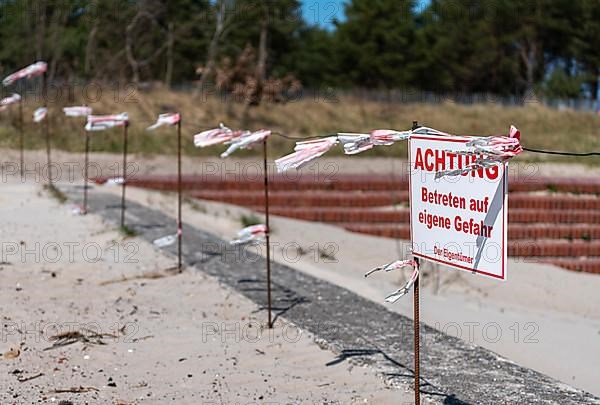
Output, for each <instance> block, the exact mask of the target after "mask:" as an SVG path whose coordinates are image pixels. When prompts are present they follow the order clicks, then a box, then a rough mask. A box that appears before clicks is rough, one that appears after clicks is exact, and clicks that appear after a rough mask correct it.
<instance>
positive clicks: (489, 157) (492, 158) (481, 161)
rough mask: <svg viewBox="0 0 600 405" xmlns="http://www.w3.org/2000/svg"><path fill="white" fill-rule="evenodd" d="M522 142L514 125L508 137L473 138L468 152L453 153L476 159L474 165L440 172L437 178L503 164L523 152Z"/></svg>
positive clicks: (468, 146)
mask: <svg viewBox="0 0 600 405" xmlns="http://www.w3.org/2000/svg"><path fill="white" fill-rule="evenodd" d="M520 140H521V132H520V131H519V130H518V129H517V128H516V127H515V126H512V125H511V127H510V132H509V135H508V136H488V137H477V138H473V140H471V141H469V142H467V143H466V145H465V146H466V147H467V149H466V150H464V151H453V152H452V153H455V154H457V155H465V156H474V157H476V159H475V160H474V161H473V163H471V164H469V165H468V166H466V167H463V168H460V169H454V170H442V171H439V172H437V173H436V174H435V178H436V179H439V178H442V177H444V176H460V175H464V174H467V173H470V172H472V171H475V170H479V169H487V168H490V167H494V166H498V165H500V164H503V163H505V162H507V161H508V160H510V159H512V158H513V157H515V156H517V155H518V154H520V153H521V152H523V147H522V146H521V143H520Z"/></svg>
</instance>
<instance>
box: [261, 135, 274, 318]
mask: <svg viewBox="0 0 600 405" xmlns="http://www.w3.org/2000/svg"><path fill="white" fill-rule="evenodd" d="M263 160H264V169H265V170H264V177H265V225H266V226H267V232H266V234H265V237H266V244H267V305H268V309H269V329H272V328H273V323H272V317H271V245H270V242H269V234H270V233H271V226H270V224H269V172H268V168H267V138H265V139H264V140H263Z"/></svg>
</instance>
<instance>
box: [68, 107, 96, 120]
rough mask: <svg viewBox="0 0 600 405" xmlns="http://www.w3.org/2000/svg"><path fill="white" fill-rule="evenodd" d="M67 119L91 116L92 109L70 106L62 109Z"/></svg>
mask: <svg viewBox="0 0 600 405" xmlns="http://www.w3.org/2000/svg"><path fill="white" fill-rule="evenodd" d="M63 112H64V113H65V115H66V116H67V117H87V116H88V115H92V108H91V107H87V106H72V107H65V108H63Z"/></svg>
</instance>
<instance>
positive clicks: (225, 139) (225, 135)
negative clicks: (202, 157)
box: [194, 123, 250, 148]
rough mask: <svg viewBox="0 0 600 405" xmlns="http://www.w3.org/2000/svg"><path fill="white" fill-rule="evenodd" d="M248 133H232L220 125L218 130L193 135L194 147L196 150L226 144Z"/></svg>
mask: <svg viewBox="0 0 600 405" xmlns="http://www.w3.org/2000/svg"><path fill="white" fill-rule="evenodd" d="M249 133H250V131H233V130H231V129H230V128H227V127H226V126H225V125H223V123H221V124H219V127H218V128H215V129H209V130H206V131H202V132H200V133H199V134H196V135H194V145H195V146H196V147H197V148H206V147H207V146H213V145H221V144H227V143H229V142H232V141H233V140H234V139H237V138H239V137H241V136H242V135H244V134H249Z"/></svg>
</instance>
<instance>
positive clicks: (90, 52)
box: [84, 1, 100, 76]
mask: <svg viewBox="0 0 600 405" xmlns="http://www.w3.org/2000/svg"><path fill="white" fill-rule="evenodd" d="M92 10H98V2H97V1H93V2H92ZM92 18H93V19H94V24H93V25H92V29H91V30H90V33H89V34H88V38H87V44H86V46H85V62H84V72H85V74H86V75H87V76H90V75H91V74H92V70H93V69H94V65H95V64H96V57H95V56H96V35H98V28H99V25H100V18H99V13H97V14H96V15H94V16H92Z"/></svg>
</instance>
